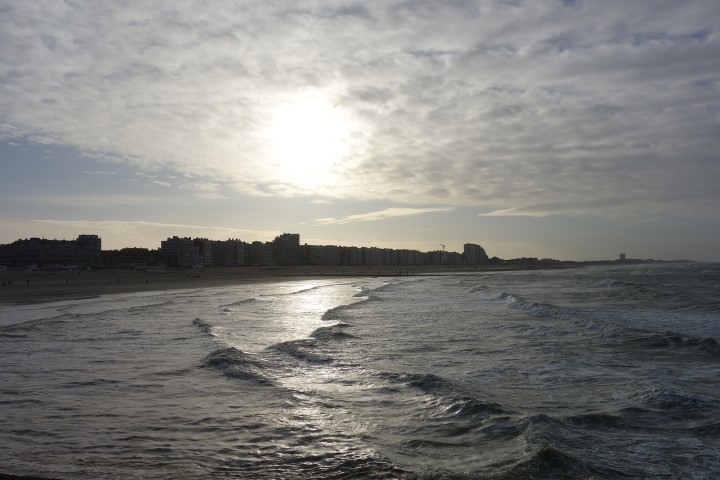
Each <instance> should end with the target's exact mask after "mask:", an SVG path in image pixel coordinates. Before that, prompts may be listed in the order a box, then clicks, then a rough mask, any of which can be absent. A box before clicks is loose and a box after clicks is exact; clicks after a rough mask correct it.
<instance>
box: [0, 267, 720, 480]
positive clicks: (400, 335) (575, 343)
mask: <svg viewBox="0 0 720 480" xmlns="http://www.w3.org/2000/svg"><path fill="white" fill-rule="evenodd" d="M403 273H404V272H403ZM719 339H720V264H701V263H662V264H642V265H612V266H595V267H586V268H572V269H557V270H525V271H502V272H500V271H499V272H457V273H454V272H447V273H445V274H442V275H419V274H418V275H409V276H405V275H403V276H397V277H384V276H378V277H341V278H322V277H320V278H317V277H316V278H304V277H298V279H297V280H292V281H285V282H279V283H277V282H276V283H266V284H251V285H238V286H228V287H221V288H204V289H190V290H174V291H162V292H150V293H148V292H143V293H133V294H117V295H106V296H100V297H97V298H91V299H82V300H66V301H59V302H51V303H36V304H25V305H7V304H6V305H3V306H0V472H2V473H3V474H6V475H29V476H37V477H44V478H54V479H101V478H102V479H128V478H142V479H145V478H147V479H395V478H397V479H583V478H584V479H590V478H593V479H625V478H652V479H676V478H677V479H717V478H720V346H719V345H718V340H719Z"/></svg>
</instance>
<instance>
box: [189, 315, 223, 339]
mask: <svg viewBox="0 0 720 480" xmlns="http://www.w3.org/2000/svg"><path fill="white" fill-rule="evenodd" d="M192 323H193V325H197V327H198V328H199V329H200V330H202V331H203V332H204V333H207V334H208V335H210V336H211V337H217V334H218V331H217V329H218V327H216V326H215V325H213V324H211V323H209V322H206V321H205V320H203V319H202V318H200V317H198V318H196V319H195V320H193V321H192Z"/></svg>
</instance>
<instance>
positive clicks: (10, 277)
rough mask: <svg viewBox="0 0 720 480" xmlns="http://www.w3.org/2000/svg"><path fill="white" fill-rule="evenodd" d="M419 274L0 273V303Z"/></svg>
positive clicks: (350, 270) (251, 270)
mask: <svg viewBox="0 0 720 480" xmlns="http://www.w3.org/2000/svg"><path fill="white" fill-rule="evenodd" d="M422 271H426V270H425V269H422V270H421V269H416V270H414V271H413V270H409V269H408V270H405V269H403V270H399V268H396V269H393V268H392V267H383V268H382V269H380V268H378V267H377V266H375V267H368V266H358V267H310V266H303V267H235V268H232V267H229V268H206V269H198V270H167V271H133V270H96V271H90V270H56V271H14V270H0V303H36V302H45V301H52V300H66V299H78V298H91V297H97V296H100V295H107V294H112V293H129V292H144V291H161V290H177V289H184V288H204V287H218V286H229V285H242V284H248V283H266V282H282V281H289V280H299V279H305V278H327V277H358V276H397V275H408V274H410V275H411V274H413V273H420V272H422Z"/></svg>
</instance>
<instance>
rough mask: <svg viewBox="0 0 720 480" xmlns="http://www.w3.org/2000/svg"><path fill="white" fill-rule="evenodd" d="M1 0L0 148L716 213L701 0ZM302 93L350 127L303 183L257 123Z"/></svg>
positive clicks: (191, 169)
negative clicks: (42, 148)
mask: <svg viewBox="0 0 720 480" xmlns="http://www.w3.org/2000/svg"><path fill="white" fill-rule="evenodd" d="M0 11H1V12H2V15H0V36H1V38H2V42H0V140H3V141H7V142H17V141H19V140H23V141H31V142H42V143H46V144H63V145H73V146H76V147H78V148H80V149H81V150H82V151H83V152H85V153H87V154H90V155H96V156H98V157H102V158H110V159H112V160H113V161H116V162H124V163H130V164H132V165H134V166H136V168H138V169H140V170H147V171H152V170H153V169H159V168H163V169H171V170H173V171H175V172H177V174H178V175H184V176H185V177H187V178H194V179H195V181H196V182H197V183H198V184H215V183H217V182H221V183H222V184H223V185H232V186H233V188H235V189H237V190H239V191H242V192H245V193H249V194H254V195H283V196H300V195H314V196H317V195H318V194H322V196H324V197H328V198H333V197H336V198H337V197H344V198H357V199H387V200H392V201H395V202H399V203H406V204H408V203H414V204H417V203H418V202H419V201H421V202H422V203H423V204H425V205H432V204H435V205H458V206H459V205H469V206H477V207H478V208H479V210H481V211H485V212H494V214H496V215H500V214H503V212H506V213H508V214H517V212H530V214H532V215H539V216H541V215H548V214H553V213H567V212H568V211H571V210H572V208H573V207H572V206H573V205H575V204H578V205H581V206H582V208H581V210H582V213H583V214H593V213H612V212H617V211H644V212H665V213H667V212H670V213H674V214H691V213H692V214H699V215H703V214H713V213H715V211H716V207H717V204H718V200H719V195H720V193H718V189H717V181H718V179H719V177H720V175H719V174H720V162H718V158H717V152H718V151H720V145H719V144H718V143H719V142H720V140H719V138H720V136H718V135H717V132H718V131H720V100H718V99H719V98H720V96H719V95H718V89H719V85H720V76H719V74H718V72H720V30H719V29H718V27H717V25H719V24H720V2H717V1H716V0H689V1H685V2H676V1H666V0H657V1H653V2H626V1H620V0H606V1H602V2H600V1H582V0H578V1H572V2H570V1H559V0H537V1H513V2H510V1H475V2H473V1H465V0H454V1H450V2H436V1H429V0H427V1H425V0H421V1H367V2H362V4H361V3H357V2H343V1H332V2H314V1H313V2H303V1H300V2H297V1H292V2H290V1H285V2H284V1H278V2H265V1H246V2H234V1H233V2H231V1H227V2H222V1H218V2H213V3H212V4H207V3H206V2H193V1H188V2H160V1H157V2H153V1H143V2H132V1H131V2H94V1H87V2H83V1H77V2H49V3H41V2H2V4H0ZM308 97H312V98H320V99H322V101H323V102H324V103H323V104H326V105H330V107H329V108H330V109H331V110H332V112H334V113H338V112H341V113H342V115H341V116H338V117H337V118H342V119H347V122H348V123H347V132H345V133H343V135H342V136H341V138H342V141H343V142H345V143H346V145H344V147H343V148H342V149H339V148H335V149H334V150H331V151H332V152H335V153H336V158H334V159H333V161H332V162H329V163H328V164H327V165H323V168H325V169H327V170H328V171H332V172H333V173H334V176H332V177H328V178H327V179H326V180H323V181H322V182H318V183H307V182H305V183H302V182H295V181H294V180H293V175H291V174H288V173H287V172H283V169H285V170H287V169H288V167H287V165H283V164H281V163H278V162H277V161H276V160H275V159H273V158H272V146H269V145H268V142H267V139H266V138H265V137H264V136H263V132H264V131H265V129H267V127H268V124H269V123H270V122H271V118H269V117H270V115H272V112H276V111H277V110H278V108H282V105H283V104H284V103H283V102H285V103H292V102H294V101H297V99H302V98H308ZM308 168H309V169H312V166H308ZM296 171H298V170H297V167H295V169H294V170H292V172H296ZM206 193H213V192H212V191H210V192H206ZM513 212H515V213H513Z"/></svg>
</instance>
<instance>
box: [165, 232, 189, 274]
mask: <svg viewBox="0 0 720 480" xmlns="http://www.w3.org/2000/svg"><path fill="white" fill-rule="evenodd" d="M160 250H161V251H162V253H163V255H164V256H165V263H166V264H167V266H168V267H184V268H189V267H192V265H193V242H192V239H191V238H190V237H182V238H181V237H178V236H174V237H172V238H168V239H167V240H163V241H162V242H160Z"/></svg>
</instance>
